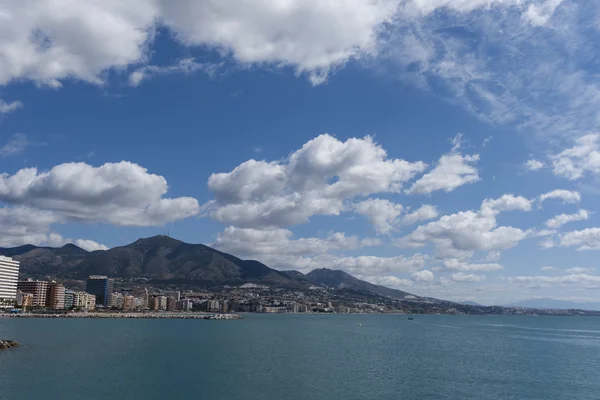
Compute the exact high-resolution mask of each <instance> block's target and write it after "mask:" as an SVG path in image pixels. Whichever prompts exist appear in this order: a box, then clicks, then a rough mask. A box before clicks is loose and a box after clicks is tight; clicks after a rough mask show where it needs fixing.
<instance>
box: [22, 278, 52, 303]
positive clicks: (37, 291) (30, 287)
mask: <svg viewBox="0 0 600 400" xmlns="http://www.w3.org/2000/svg"><path fill="white" fill-rule="evenodd" d="M17 289H19V290H20V291H21V292H24V293H30V294H32V295H33V304H32V306H33V307H46V300H47V297H48V282H44V281H34V280H32V279H27V280H26V281H18V282H17Z"/></svg>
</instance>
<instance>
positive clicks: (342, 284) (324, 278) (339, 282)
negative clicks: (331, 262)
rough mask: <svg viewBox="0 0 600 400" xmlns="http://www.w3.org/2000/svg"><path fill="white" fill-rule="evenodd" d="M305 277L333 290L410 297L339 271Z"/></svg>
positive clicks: (401, 292) (324, 270) (325, 271)
mask: <svg viewBox="0 0 600 400" xmlns="http://www.w3.org/2000/svg"><path fill="white" fill-rule="evenodd" d="M306 277H307V278H308V280H309V281H310V282H312V283H314V284H315V285H321V286H326V287H330V288H334V289H347V290H355V291H360V292H368V293H374V294H377V295H379V296H384V297H394V298H399V299H403V298H405V297H406V296H412V295H411V294H410V293H406V292H403V291H401V290H396V289H390V288H387V287H385V286H379V285H374V284H372V283H369V282H365V281H361V280H360V279H357V278H355V277H353V276H352V275H350V274H348V273H346V272H344V271H339V270H331V269H327V268H321V269H315V270H313V271H311V272H309V273H308V274H306Z"/></svg>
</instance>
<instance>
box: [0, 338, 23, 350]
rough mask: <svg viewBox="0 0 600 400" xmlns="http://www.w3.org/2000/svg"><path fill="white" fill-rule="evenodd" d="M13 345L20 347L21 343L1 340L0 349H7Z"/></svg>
mask: <svg viewBox="0 0 600 400" xmlns="http://www.w3.org/2000/svg"><path fill="white" fill-rule="evenodd" d="M13 347H19V343H18V342H15V341H14V340H0V350H6V349H10V348H13Z"/></svg>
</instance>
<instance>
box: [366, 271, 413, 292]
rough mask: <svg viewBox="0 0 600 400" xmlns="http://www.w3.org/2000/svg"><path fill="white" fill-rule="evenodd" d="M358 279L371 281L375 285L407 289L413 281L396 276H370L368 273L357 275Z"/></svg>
mask: <svg viewBox="0 0 600 400" xmlns="http://www.w3.org/2000/svg"><path fill="white" fill-rule="evenodd" d="M356 277H357V278H358V279H362V280H364V281H367V282H370V283H372V284H374V285H381V286H385V287H389V288H392V289H400V290H406V288H407V287H410V286H412V284H413V281H411V280H410V279H402V278H398V277H396V276H389V275H388V276H368V275H357V276H356Z"/></svg>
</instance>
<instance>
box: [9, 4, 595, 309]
mask: <svg viewBox="0 0 600 400" xmlns="http://www.w3.org/2000/svg"><path fill="white" fill-rule="evenodd" d="M599 39H600V4H596V2H576V1H573V0H452V1H451V0H246V1H244V0H236V1H231V2H222V1H220V0H201V1H195V0H181V1H177V2H172V1H168V0H139V1H136V0H131V1H128V2H122V1H118V0H102V1H95V0H79V1H69V0H35V1H33V0H32V1H28V0H23V1H20V2H15V1H10V0H0V247H13V246H19V245H23V244H28V243H30V244H35V245H40V246H62V245H64V244H66V243H70V242H72V243H75V244H76V245H78V246H80V247H82V248H84V249H86V250H90V251H92V250H101V249H107V248H112V247H116V246H122V245H126V244H128V243H131V242H133V241H135V240H137V239H138V238H141V237H148V236H154V235H158V234H167V233H168V234H169V235H170V236H172V237H174V238H177V239H180V240H183V241H185V242H189V243H203V244H207V245H209V246H212V247H214V248H217V249H219V250H221V251H225V252H229V253H231V254H234V255H236V256H238V257H242V258H248V259H256V260H259V261H261V262H263V263H265V264H267V265H269V266H271V267H273V268H277V269H281V270H288V269H295V270H298V271H301V272H309V271H310V270H312V269H315V268H322V267H325V268H332V269H341V270H344V271H346V272H348V273H350V274H352V275H354V276H357V277H359V278H361V279H364V280H367V281H369V282H373V283H376V284H382V285H385V286H388V287H392V288H396V289H401V290H405V291H408V292H411V293H415V294H418V295H426V296H434V297H437V298H444V299H449V300H455V301H466V300H469V301H477V302H480V303H482V304H510V303H511V302H515V301H519V300H524V299H529V298H538V297H551V298H555V299H564V300H571V301H579V302H586V301H600V265H598V261H597V260H598V259H599V258H598V256H599V251H600V217H599V216H598V214H597V209H596V208H597V207H596V206H597V204H598V199H599V196H600V134H599V133H598V132H599V130H598V124H599V122H600V111H599V110H600V65H599V61H598V60H599V59H600V58H599V56H600V48H599V47H600V40H599Z"/></svg>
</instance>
